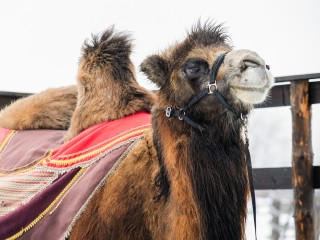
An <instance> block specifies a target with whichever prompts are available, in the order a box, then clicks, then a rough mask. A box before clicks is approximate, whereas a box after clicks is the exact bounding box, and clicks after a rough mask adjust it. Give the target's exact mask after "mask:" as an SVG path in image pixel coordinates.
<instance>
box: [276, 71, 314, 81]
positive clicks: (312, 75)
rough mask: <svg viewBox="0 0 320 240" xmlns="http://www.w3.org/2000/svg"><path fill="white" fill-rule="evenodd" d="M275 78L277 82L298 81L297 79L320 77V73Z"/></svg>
mask: <svg viewBox="0 0 320 240" xmlns="http://www.w3.org/2000/svg"><path fill="white" fill-rule="evenodd" d="M274 79H275V82H276V83H281V82H291V81H297V80H311V79H320V73H310V74H302V75H292V76H283V77H275V78H274Z"/></svg>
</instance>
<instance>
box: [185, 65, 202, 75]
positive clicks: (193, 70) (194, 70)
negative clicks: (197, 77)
mask: <svg viewBox="0 0 320 240" xmlns="http://www.w3.org/2000/svg"><path fill="white" fill-rule="evenodd" d="M199 70H200V68H198V67H190V68H187V69H186V73H187V75H191V74H195V73H197V72H199Z"/></svg>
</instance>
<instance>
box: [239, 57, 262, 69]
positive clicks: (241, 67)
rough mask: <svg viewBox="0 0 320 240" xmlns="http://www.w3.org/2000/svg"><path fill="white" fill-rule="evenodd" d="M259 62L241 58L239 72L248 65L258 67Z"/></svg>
mask: <svg viewBox="0 0 320 240" xmlns="http://www.w3.org/2000/svg"><path fill="white" fill-rule="evenodd" d="M258 66H260V64H259V63H258V62H255V61H252V60H243V61H242V62H241V65H240V72H244V71H245V70H247V68H248V67H252V68H254V67H258Z"/></svg>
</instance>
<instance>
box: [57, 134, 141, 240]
mask: <svg viewBox="0 0 320 240" xmlns="http://www.w3.org/2000/svg"><path fill="white" fill-rule="evenodd" d="M141 138H142V136H140V137H139V139H141ZM139 139H136V141H135V142H133V143H132V144H131V146H129V148H128V149H127V150H126V151H125V152H124V153H123V154H122V155H121V156H120V158H119V159H118V160H117V162H116V163H115V164H114V165H113V167H112V168H111V169H110V171H109V172H108V173H107V175H106V176H105V177H104V178H103V179H102V180H101V181H100V183H99V185H98V186H97V187H96V188H95V190H94V191H93V192H92V193H91V195H90V196H89V197H88V199H87V200H86V202H85V203H84V204H83V205H82V207H81V208H80V210H79V211H78V213H77V214H76V216H75V217H74V218H73V220H72V222H71V224H70V225H69V227H68V229H67V231H66V232H65V234H64V235H63V236H62V237H61V238H60V239H61V240H64V239H67V238H69V237H70V234H71V231H72V229H73V227H74V225H75V224H76V222H77V220H78V219H79V218H80V216H81V215H82V213H83V212H84V211H85V209H86V208H87V206H88V204H89V202H90V200H91V199H92V198H93V196H94V195H95V194H96V193H97V192H98V191H99V190H101V188H102V187H103V186H104V185H105V184H106V182H107V180H108V178H109V177H110V176H111V175H113V173H114V172H115V171H116V170H117V169H118V167H119V165H120V164H121V163H122V161H123V160H124V159H125V157H126V156H127V155H128V153H129V152H130V151H131V150H132V148H133V147H134V146H135V145H136V144H137V142H138V140H139Z"/></svg>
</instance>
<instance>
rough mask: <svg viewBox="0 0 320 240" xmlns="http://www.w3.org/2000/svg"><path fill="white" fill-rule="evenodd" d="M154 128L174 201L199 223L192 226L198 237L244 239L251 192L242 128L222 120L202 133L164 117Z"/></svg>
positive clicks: (163, 168) (161, 163) (169, 195)
mask: <svg viewBox="0 0 320 240" xmlns="http://www.w3.org/2000/svg"><path fill="white" fill-rule="evenodd" d="M173 121H175V123H174V122H173ZM153 124H154V129H155V136H156V137H154V141H155V142H157V144H156V146H157V152H158V157H159V163H160V166H161V168H162V173H161V174H163V175H162V176H161V178H162V183H164V182H166V183H167V185H166V187H167V188H169V189H170V190H168V192H167V193H168V201H175V204H176V205H178V206H179V205H180V206H185V211H186V213H185V214H186V215H188V214H191V215H192V216H188V217H192V218H191V219H197V221H198V222H197V224H195V223H194V222H193V223H192V222H189V224H190V227H191V228H192V229H196V230H195V232H197V233H195V234H198V236H197V238H200V239H242V238H243V236H244V233H243V229H244V228H243V226H244V223H245V215H246V200H247V199H246V196H247V192H248V189H247V174H246V166H245V159H244V142H243V140H242V139H241V123H236V124H235V123H232V122H231V119H221V118H220V119H219V121H217V123H216V124H215V125H213V126H209V127H208V129H207V131H205V132H202V133H200V132H199V131H197V130H196V129H191V128H190V127H189V126H186V124H185V123H183V122H182V121H179V120H177V119H174V120H173V119H168V118H165V117H163V116H162V115H161V114H158V118H154V119H153ZM161 174H160V175H161ZM190 209H191V210H190ZM206 226H210V228H209V227H206ZM230 226H232V227H230ZM229 228H230V229H229ZM199 236H202V237H199Z"/></svg>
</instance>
